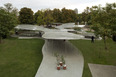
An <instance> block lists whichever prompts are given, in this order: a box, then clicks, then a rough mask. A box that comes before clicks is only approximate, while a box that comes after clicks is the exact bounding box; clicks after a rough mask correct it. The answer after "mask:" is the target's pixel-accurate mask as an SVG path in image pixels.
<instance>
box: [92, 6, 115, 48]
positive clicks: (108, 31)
mask: <svg viewBox="0 0 116 77" xmlns="http://www.w3.org/2000/svg"><path fill="white" fill-rule="evenodd" d="M113 8H114V7H112V4H106V7H103V8H102V7H101V6H100V5H99V6H98V7H97V8H96V9H95V10H92V14H93V15H92V24H93V26H92V28H93V29H94V31H95V34H96V35H100V36H101V37H102V38H103V40H104V44H105V49H107V45H106V43H107V42H106V39H107V38H109V37H111V35H112V33H113V32H114V30H112V28H113V26H114V25H115V24H116V15H115V14H116V10H115V9H113Z"/></svg>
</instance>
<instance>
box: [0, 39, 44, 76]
mask: <svg viewBox="0 0 116 77" xmlns="http://www.w3.org/2000/svg"><path fill="white" fill-rule="evenodd" d="M43 44H44V41H43V40H41V39H30V40H18V39H14V38H10V39H6V40H4V42H3V43H2V44H0V77H34V76H35V74H36V72H37V70H38V68H39V65H40V63H41V60H42V52H41V51H42V50H41V49H42V46H43Z"/></svg>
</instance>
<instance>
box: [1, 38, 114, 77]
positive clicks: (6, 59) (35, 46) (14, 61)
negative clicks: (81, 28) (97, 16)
mask: <svg viewBox="0 0 116 77" xmlns="http://www.w3.org/2000/svg"><path fill="white" fill-rule="evenodd" d="M70 42H71V43H73V44H74V45H75V46H76V47H77V48H78V49H79V50H80V51H81V52H82V54H83V56H84V72H83V77H92V76H91V73H90V70H89V67H88V63H95V64H104V65H115V66H116V43H114V42H112V41H111V40H108V43H107V46H108V51H105V50H104V43H103V41H95V43H91V42H90V40H75V41H70ZM43 44H44V41H43V40H41V39H30V40H18V39H15V38H10V39H6V40H4V42H3V43H2V44H0V77H34V76H35V74H36V72H37V70H38V68H39V65H40V63H41V61H42V52H41V51H42V50H41V49H42V46H43Z"/></svg>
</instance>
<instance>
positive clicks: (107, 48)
mask: <svg viewBox="0 0 116 77" xmlns="http://www.w3.org/2000/svg"><path fill="white" fill-rule="evenodd" d="M104 45H105V50H107V49H108V48H107V44H106V37H105V36H104Z"/></svg>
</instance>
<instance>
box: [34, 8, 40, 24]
mask: <svg viewBox="0 0 116 77" xmlns="http://www.w3.org/2000/svg"><path fill="white" fill-rule="evenodd" d="M41 13H42V11H40V10H38V11H37V12H36V13H35V14H34V23H35V24H37V22H38V16H41Z"/></svg>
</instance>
